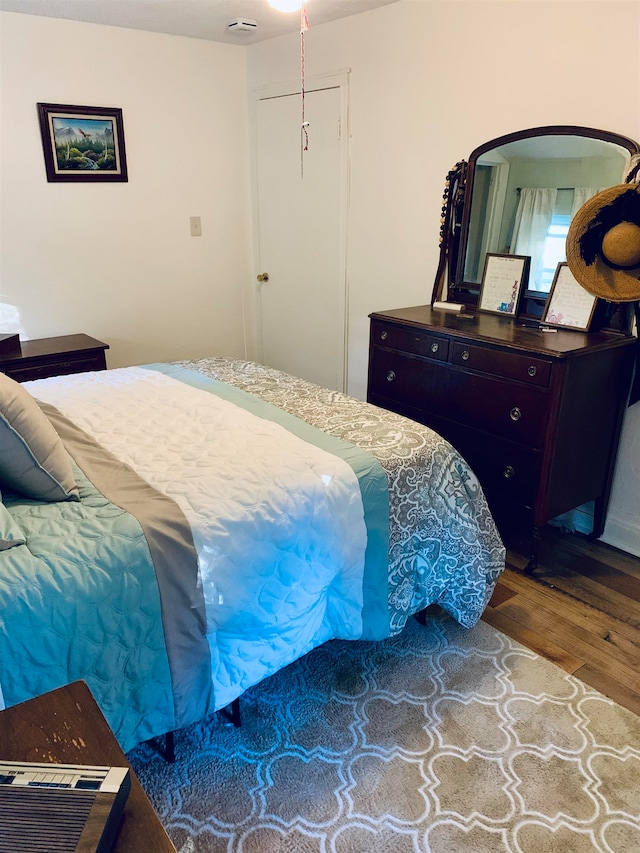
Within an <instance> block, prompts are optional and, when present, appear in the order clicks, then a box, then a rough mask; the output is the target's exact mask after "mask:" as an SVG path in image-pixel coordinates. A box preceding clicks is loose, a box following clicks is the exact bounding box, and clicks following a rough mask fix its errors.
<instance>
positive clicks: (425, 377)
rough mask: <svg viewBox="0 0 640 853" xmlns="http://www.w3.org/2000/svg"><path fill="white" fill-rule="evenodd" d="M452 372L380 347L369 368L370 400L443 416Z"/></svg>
mask: <svg viewBox="0 0 640 853" xmlns="http://www.w3.org/2000/svg"><path fill="white" fill-rule="evenodd" d="M449 373H450V371H449V370H448V369H447V368H446V366H443V365H441V364H439V363H438V362H431V361H428V360H426V359H422V358H415V357H412V356H410V355H405V354H404V353H401V352H396V351H395V350H386V349H382V348H381V347H376V348H374V349H373V351H372V355H371V363H370V365H369V396H370V397H375V398H383V399H384V400H385V404H389V406H390V408H393V404H394V403H398V404H400V405H402V406H403V407H406V406H409V407H411V408H412V409H414V410H415V409H416V408H418V409H420V410H425V411H435V412H440V411H442V409H443V408H444V407H445V406H446V400H447V397H448V394H447V382H448V375H449Z"/></svg>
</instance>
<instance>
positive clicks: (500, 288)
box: [478, 252, 531, 318]
mask: <svg viewBox="0 0 640 853" xmlns="http://www.w3.org/2000/svg"><path fill="white" fill-rule="evenodd" d="M530 266H531V257H530V255H509V254H502V253H499V252H487V254H486V256H485V261H484V270H483V272H482V281H481V283H480V293H479V294H478V311H482V312H484V313H487V314H498V315H500V316H501V317H511V318H515V317H517V315H518V310H519V307H520V299H521V297H522V293H523V291H524V290H525V288H526V286H527V283H528V280H529V268H530ZM492 267H499V268H500V269H493V270H492V269H491V268H492ZM508 267H511V270H509V269H508ZM502 305H504V306H505V309H503V308H502V307H501V306H502Z"/></svg>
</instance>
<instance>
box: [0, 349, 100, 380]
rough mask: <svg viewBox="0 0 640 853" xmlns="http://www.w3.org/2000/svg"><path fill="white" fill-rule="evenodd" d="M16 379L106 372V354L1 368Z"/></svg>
mask: <svg viewBox="0 0 640 853" xmlns="http://www.w3.org/2000/svg"><path fill="white" fill-rule="evenodd" d="M0 369H1V370H3V372H5V373H6V374H7V376H10V377H11V378H12V379H15V380H16V382H28V381H30V380H31V379H48V378H49V377H51V376H64V375H66V374H69V373H86V372H88V371H90V370H105V369H106V362H105V357H104V353H102V352H101V353H100V354H99V355H96V356H87V357H86V358H77V359H75V358H70V359H67V360H61V361H51V362H45V363H43V364H29V363H28V362H25V363H23V364H21V365H20V366H19V367H15V368H11V367H10V366H8V365H4V366H3V367H2V368H0Z"/></svg>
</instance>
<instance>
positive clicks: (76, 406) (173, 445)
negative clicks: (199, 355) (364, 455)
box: [25, 367, 367, 707]
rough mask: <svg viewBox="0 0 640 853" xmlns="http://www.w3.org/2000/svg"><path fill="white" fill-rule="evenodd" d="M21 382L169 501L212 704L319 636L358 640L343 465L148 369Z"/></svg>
mask: <svg viewBox="0 0 640 853" xmlns="http://www.w3.org/2000/svg"><path fill="white" fill-rule="evenodd" d="M25 387H27V388H28V390H29V391H30V393H31V394H33V396H34V397H36V398H37V399H40V400H43V401H44V402H47V403H49V404H51V405H53V406H55V407H56V408H57V409H58V410H59V411H60V412H61V413H62V414H64V415H65V416H66V417H67V418H69V419H70V420H72V421H73V422H75V423H76V424H77V425H78V426H80V427H81V428H82V429H83V430H84V431H85V432H86V433H88V434H89V435H90V436H92V437H93V438H94V439H95V440H97V441H98V442H99V443H100V444H102V445H103V446H104V447H106V448H107V449H108V450H109V451H111V453H113V454H114V455H115V456H116V457H117V458H119V459H120V460H122V461H124V462H126V463H128V464H129V465H130V466H131V467H132V468H133V469H134V470H135V471H136V473H138V474H139V475H140V476H141V477H142V478H143V479H145V480H146V481H147V482H148V483H150V484H151V485H153V486H154V487H155V488H156V489H158V490H159V491H160V492H162V493H164V494H166V495H168V496H169V497H171V498H173V499H174V500H175V501H176V503H177V504H178V505H179V506H180V508H181V509H182V511H183V513H184V514H185V516H186V518H187V520H188V522H189V524H190V527H191V529H192V533H193V539H194V544H195V546H196V550H197V553H198V560H199V572H200V582H201V584H202V590H203V594H204V599H205V606H206V615H207V636H208V640H209V646H210V650H211V658H212V679H213V687H214V695H215V704H216V706H217V707H222V706H223V705H226V704H228V702H230V701H231V700H232V699H234V698H235V697H236V696H238V695H239V694H240V693H241V692H243V691H244V690H245V689H246V688H247V687H249V686H251V684H254V683H257V682H258V681H260V680H261V679H262V678H263V677H265V675H268V674H269V673H271V672H274V671H276V670H277V669H279V668H281V667H282V666H285V665H286V664H287V663H289V662H291V661H293V660H295V659H296V658H298V657H300V656H301V655H302V654H305V653H306V652H307V651H308V650H310V649H311V648H313V647H315V646H317V645H319V644H320V643H322V642H324V641H325V640H326V639H329V638H331V637H341V638H344V639H353V638H357V637H359V636H360V635H361V633H362V599H363V593H362V589H363V572H364V556H365V549H366V546H367V531H366V526H365V521H364V514H363V505H362V499H361V493H360V489H359V485H358V480H357V477H356V475H355V474H354V472H353V470H352V469H351V467H350V466H349V465H348V464H347V463H346V462H344V461H342V460H341V459H339V458H338V457H336V456H334V455H332V454H331V453H328V452H326V451H325V450H322V449H320V448H318V447H315V446H313V445H312V444H309V443H307V442H305V441H303V440H302V439H301V438H298V437H296V436H295V435H292V434H291V433H290V432H288V431H287V430H286V429H284V428H283V427H282V426H280V425H278V424H277V423H273V422H271V421H269V420H264V419H262V418H260V417H257V416H256V415H254V414H252V413H250V412H247V411H245V410H244V409H242V408H240V407H238V406H235V405H233V404H232V403H229V402H227V401H225V400H223V399H221V398H219V397H217V396H216V395H215V394H209V393H206V392H203V391H201V390H198V389H196V388H193V387H191V386H189V385H187V384H184V383H182V382H180V381H178V380H176V379H173V378H171V377H168V376H166V375H163V374H162V373H158V372H156V371H153V370H147V369H144V368H137V367H132V368H122V369H117V370H109V371H101V372H97V373H87V374H84V375H82V376H80V375H79V376H76V377H74V382H73V383H69V382H67V381H65V378H64V377H61V378H60V379H59V380H56V379H48V380H45V381H35V382H29V383H26V386H25Z"/></svg>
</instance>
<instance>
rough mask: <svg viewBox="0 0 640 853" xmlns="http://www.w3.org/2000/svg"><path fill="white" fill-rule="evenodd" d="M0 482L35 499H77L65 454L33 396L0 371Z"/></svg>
mask: <svg viewBox="0 0 640 853" xmlns="http://www.w3.org/2000/svg"><path fill="white" fill-rule="evenodd" d="M0 484H2V485H3V486H5V487H6V488H8V489H11V490H12V491H14V492H18V493H19V494H21V495H24V496H25V497H27V498H34V499H35V500H39V501H66V500H68V499H72V500H78V499H79V497H78V486H77V485H76V482H75V479H74V476H73V470H72V468H71V462H70V460H69V455H68V453H67V451H66V449H65V446H64V444H63V443H62V440H61V438H60V436H59V435H58V433H57V432H56V431H55V429H54V428H53V426H52V424H51V422H50V421H49V420H48V418H47V417H46V416H45V414H44V412H43V411H42V410H41V409H40V407H39V406H38V404H37V403H36V401H35V400H34V398H33V397H32V396H31V395H30V394H29V393H28V392H27V390H26V389H25V388H23V387H22V385H20V384H19V383H18V382H16V381H15V380H13V379H10V378H9V377H8V376H6V375H5V374H4V373H0Z"/></svg>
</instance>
